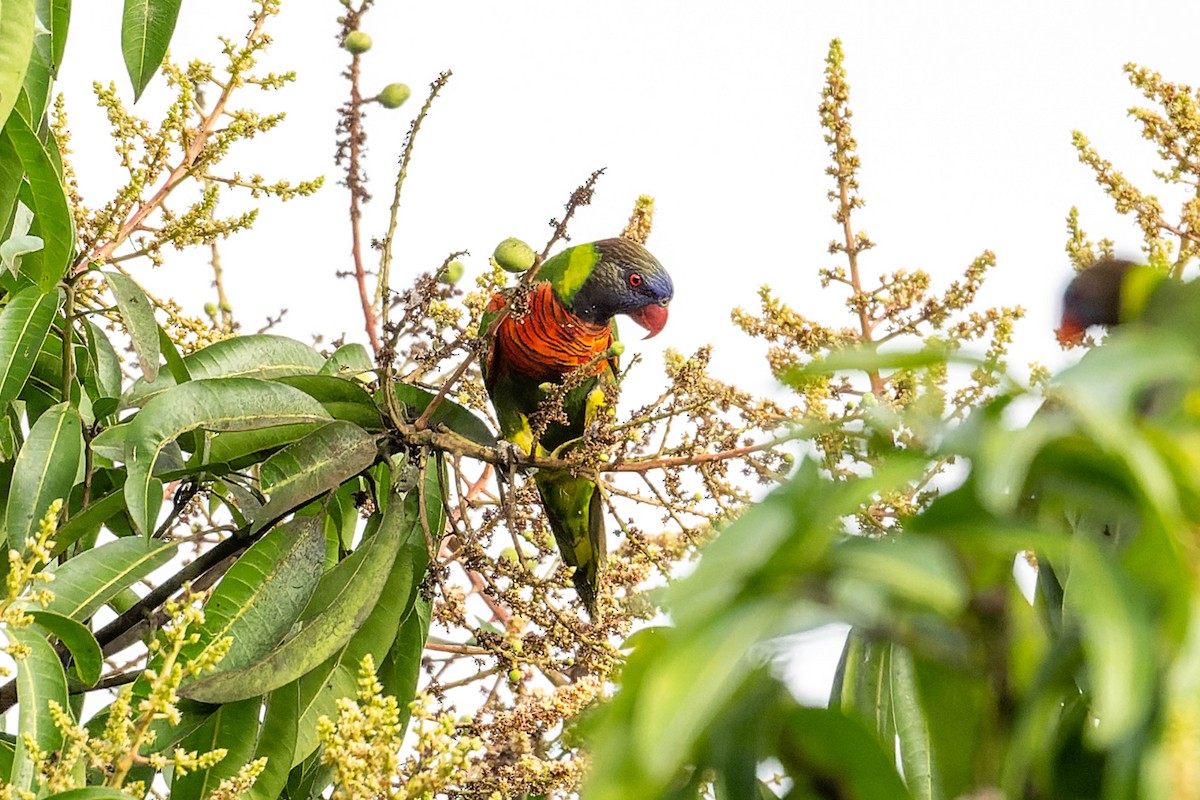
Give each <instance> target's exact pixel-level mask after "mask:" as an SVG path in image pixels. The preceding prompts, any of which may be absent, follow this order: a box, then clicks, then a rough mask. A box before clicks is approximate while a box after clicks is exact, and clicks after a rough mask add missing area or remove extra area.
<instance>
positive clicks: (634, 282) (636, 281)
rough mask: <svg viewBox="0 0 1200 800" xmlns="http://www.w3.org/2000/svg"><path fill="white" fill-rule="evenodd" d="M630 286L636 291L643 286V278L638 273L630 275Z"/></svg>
mask: <svg viewBox="0 0 1200 800" xmlns="http://www.w3.org/2000/svg"><path fill="white" fill-rule="evenodd" d="M629 285H630V286H632V287H633V288H634V289H636V288H638V287H639V286H641V285H642V276H641V275H639V274H638V273H636V272H631V273H629Z"/></svg>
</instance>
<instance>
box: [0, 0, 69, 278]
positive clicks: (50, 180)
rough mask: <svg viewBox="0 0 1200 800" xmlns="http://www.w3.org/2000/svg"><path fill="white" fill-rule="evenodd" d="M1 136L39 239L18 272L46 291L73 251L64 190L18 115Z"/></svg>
mask: <svg viewBox="0 0 1200 800" xmlns="http://www.w3.org/2000/svg"><path fill="white" fill-rule="evenodd" d="M8 3H9V0H5V2H4V16H5V17H7V15H8ZM2 25H3V21H0V26H2ZM3 135H4V136H7V137H8V139H9V141H10V143H11V144H12V150H13V152H14V153H16V156H17V158H18V160H19V161H20V163H21V168H22V169H24V170H25V179H26V181H27V185H26V188H27V189H28V191H27V192H22V195H21V196H22V197H24V198H27V200H26V202H25V204H26V205H27V206H29V208H30V210H32V211H33V215H34V216H33V226H32V227H31V228H30V230H29V233H31V234H34V235H36V236H40V237H41V238H42V243H43V247H42V249H41V250H39V251H37V252H33V253H29V254H28V255H26V256H25V257H24V258H22V259H21V272H22V273H24V274H26V275H28V276H29V278H30V279H31V280H32V281H33V282H34V283H35V284H37V285H38V286H39V287H41V289H42V291H44V292H48V291H50V290H51V289H53V288H54V285H55V284H56V283H58V281H59V280H61V279H62V277H63V275H64V274H65V273H66V270H67V266H68V265H69V264H70V263H71V257H72V255H73V253H74V248H75V223H74V218H73V217H72V216H71V210H70V208H69V207H68V205H67V194H66V189H65V188H64V187H63V182H62V176H61V175H60V174H59V172H58V168H57V165H56V164H55V162H54V159H52V158H51V157H50V154H49V153H48V152H47V151H46V145H43V144H42V141H41V139H39V138H38V136H37V133H36V132H35V131H34V129H33V127H32V126H31V125H29V124H28V123H26V121H25V120H23V119H22V118H21V116H20V115H19V114H14V115H12V116H11V117H9V119H8V122H7V123H6V124H5V126H4V132H3Z"/></svg>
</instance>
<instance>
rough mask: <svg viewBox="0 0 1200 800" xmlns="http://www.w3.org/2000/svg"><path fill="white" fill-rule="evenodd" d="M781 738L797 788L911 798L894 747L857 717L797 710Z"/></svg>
mask: <svg viewBox="0 0 1200 800" xmlns="http://www.w3.org/2000/svg"><path fill="white" fill-rule="evenodd" d="M779 736H780V739H781V740H782V744H781V745H780V746H779V753H780V760H781V761H782V762H783V766H784V768H785V770H787V772H788V774H790V775H793V776H794V777H795V779H796V781H797V783H802V784H803V785H805V786H806V787H807V786H836V787H838V789H837V790H838V797H840V798H844V799H845V800H910V799H911V797H912V795H910V794H909V792H908V791H907V790H906V789H905V787H904V781H903V780H901V778H900V775H899V773H898V772H896V766H895V764H896V757H895V749H894V747H889V748H883V747H880V745H879V744H878V742H876V741H875V740H874V737H873V734H872V732H871V731H869V730H868V729H867V727H866V726H865V725H864V724H863V723H862V721H861V720H860V719H858V718H857V717H846V716H843V715H842V714H841V713H839V712H837V711H834V710H831V709H825V708H803V707H795V708H793V709H791V711H790V713H789V714H788V718H787V720H786V724H785V727H784V729H783V730H782V731H780V734H779ZM848 754H852V755H848ZM593 772H594V771H593ZM810 796H814V795H810ZM815 796H819V795H815ZM599 800H603V798H599Z"/></svg>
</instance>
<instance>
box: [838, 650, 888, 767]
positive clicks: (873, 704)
mask: <svg viewBox="0 0 1200 800" xmlns="http://www.w3.org/2000/svg"><path fill="white" fill-rule="evenodd" d="M891 657H892V646H891V644H890V643H889V642H887V641H881V640H878V639H873V638H870V637H869V636H867V634H865V633H864V632H863V631H861V630H860V629H858V628H851V629H850V632H849V633H848V634H847V635H846V643H845V645H843V647H842V655H841V658H840V659H839V661H838V666H837V671H836V672H835V673H834V679H833V690H832V692H831V694H830V701H829V707H830V708H840V709H841V710H842V711H843V712H844V713H849V712H850V711H852V710H853V711H857V712H858V713H859V715H860V716H861V717H862V718H863V719H864V720H865V721H866V722H867V724H868V725H869V726H871V728H872V729H873V730H874V731H875V732H876V733H877V734H878V736H879V741H880V743H881V744H884V745H886V744H888V743H890V742H895V741H896V723H895V719H894V718H893V717H892V698H891V672H892V670H891Z"/></svg>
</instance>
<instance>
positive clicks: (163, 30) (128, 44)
mask: <svg viewBox="0 0 1200 800" xmlns="http://www.w3.org/2000/svg"><path fill="white" fill-rule="evenodd" d="M182 2H183V0H125V11H124V14H123V15H122V17H121V55H122V56H124V58H125V69H126V71H127V72H128V73H129V80H130V82H132V83H133V100H134V102H137V100H138V98H139V97H141V96H142V92H143V91H145V89H146V86H147V85H149V83H150V79H151V78H153V77H154V73H156V72H158V67H159V65H160V64H162V60H163V56H165V55H166V54H167V46H168V45H169V44H170V43H171V34H173V33H174V32H175V21H176V20H177V19H178V17H179V7H180V5H181V4H182Z"/></svg>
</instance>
